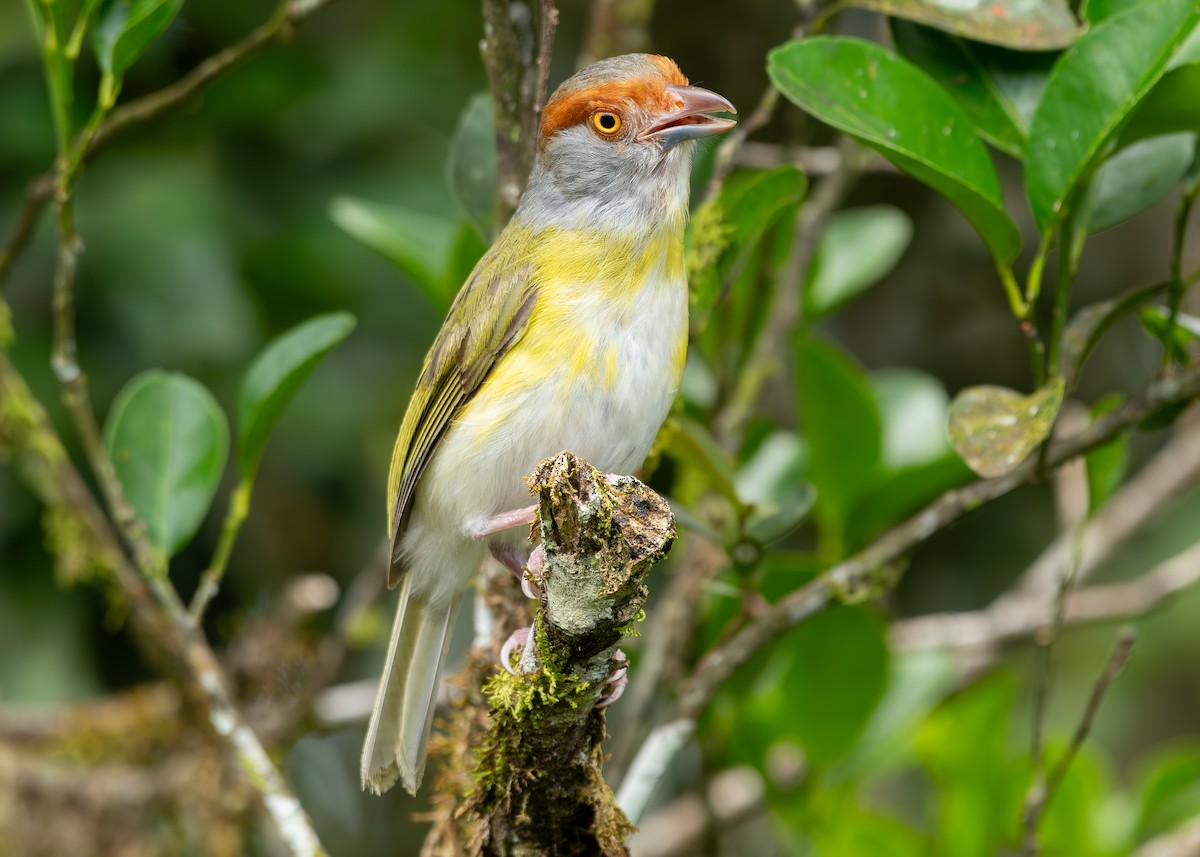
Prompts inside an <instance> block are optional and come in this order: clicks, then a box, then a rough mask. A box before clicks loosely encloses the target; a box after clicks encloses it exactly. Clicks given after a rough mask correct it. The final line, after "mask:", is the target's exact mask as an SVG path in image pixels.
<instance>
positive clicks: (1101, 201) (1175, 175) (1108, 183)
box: [1089, 90, 1200, 232]
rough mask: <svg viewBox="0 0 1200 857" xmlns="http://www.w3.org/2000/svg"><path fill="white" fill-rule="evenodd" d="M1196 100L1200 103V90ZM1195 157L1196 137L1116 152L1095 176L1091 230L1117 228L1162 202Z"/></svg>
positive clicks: (1180, 137)
mask: <svg viewBox="0 0 1200 857" xmlns="http://www.w3.org/2000/svg"><path fill="white" fill-rule="evenodd" d="M1196 97H1197V100H1198V101H1200V90H1198V91H1197V92H1196ZM1195 154H1196V135H1195V134H1171V135H1169V136H1166V137H1151V138H1150V139H1148V140H1141V141H1139V142H1137V143H1134V144H1133V145H1132V146H1130V147H1129V148H1127V149H1122V150H1121V151H1119V152H1117V154H1115V155H1113V156H1112V157H1111V158H1109V159H1108V160H1107V161H1105V162H1104V166H1102V167H1101V168H1100V169H1099V171H1097V173H1096V178H1095V180H1094V181H1095V198H1094V201H1093V202H1092V207H1091V218H1090V221H1089V228H1090V229H1091V231H1093V232H1099V231H1100V230H1102V229H1107V228H1109V227H1110V226H1115V225H1116V224H1118V223H1120V222H1121V221H1123V220H1128V219H1129V218H1130V217H1133V216H1134V215H1135V214H1138V213H1140V212H1142V211H1144V210H1145V209H1147V208H1149V207H1150V206H1152V205H1154V203H1156V202H1158V201H1159V200H1161V199H1162V198H1163V197H1165V196H1166V195H1167V194H1168V193H1170V192H1171V189H1172V188H1174V187H1175V185H1176V184H1178V183H1179V182H1180V181H1181V180H1182V179H1183V177H1184V175H1186V174H1187V171H1188V167H1190V166H1191V165H1192V159H1193V158H1194V157H1195Z"/></svg>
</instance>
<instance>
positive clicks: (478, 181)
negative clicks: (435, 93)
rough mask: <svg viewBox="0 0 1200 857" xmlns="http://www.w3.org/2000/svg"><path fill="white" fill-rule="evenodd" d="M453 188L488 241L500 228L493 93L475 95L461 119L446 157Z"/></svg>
mask: <svg viewBox="0 0 1200 857" xmlns="http://www.w3.org/2000/svg"><path fill="white" fill-rule="evenodd" d="M446 178H447V183H448V184H449V185H450V192H451V193H452V194H454V199H455V200H456V201H457V202H458V204H459V206H460V207H461V208H462V210H463V213H464V214H466V216H467V218H468V219H469V220H470V222H471V223H472V225H474V227H475V229H476V231H477V232H478V233H479V237H480V238H481V239H482V240H483V241H484V243H485V244H487V243H491V240H492V233H493V231H494V230H495V228H496V137H495V128H494V126H493V124H492V96H491V93H488V92H479V93H476V94H475V95H473V96H471V100H470V101H468V102H467V106H466V107H465V108H464V109H463V112H462V115H461V116H459V119H458V127H457V128H456V129H455V131H454V139H453V141H451V143H450V154H449V157H448V159H447V161H446Z"/></svg>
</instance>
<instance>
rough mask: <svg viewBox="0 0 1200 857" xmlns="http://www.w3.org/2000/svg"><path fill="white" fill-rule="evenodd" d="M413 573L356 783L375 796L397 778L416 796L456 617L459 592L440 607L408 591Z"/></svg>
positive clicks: (405, 590) (403, 593) (394, 629)
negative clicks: (439, 680) (359, 783)
mask: <svg viewBox="0 0 1200 857" xmlns="http://www.w3.org/2000/svg"><path fill="white" fill-rule="evenodd" d="M413 577H414V575H413V573H412V572H411V571H410V572H409V573H408V574H407V575H405V577H404V584H403V586H402V587H401V589H400V603H399V605H398V606H397V608H396V621H395V622H394V623H393V624H392V638H391V641H390V642H389V644H388V654H387V662H386V663H385V664H384V667H383V678H381V679H380V681H379V691H378V693H377V694H376V696H375V708H374V710H373V711H372V712H371V725H370V726H369V727H367V740H366V743H365V744H363V754H362V787H363V789H369V790H370V791H372V792H374V793H375V794H382V793H383V792H385V791H387V790H388V789H390V788H391V787H392V786H393V785H394V784H395V782H396V780H397V779H400V780H403V782H404V788H406V789H407V790H408V791H409V792H410V793H412V794H416V792H417V789H418V788H419V787H420V785H421V777H422V775H423V774H424V773H425V756H426V753H427V751H428V747H429V732H430V729H431V728H432V726H433V710H434V707H435V705H436V703H437V691H438V678H439V677H440V676H441V674H442V662H443V661H444V660H445V659H446V649H447V647H448V645H449V642H450V631H451V629H452V628H453V627H454V618H455V616H457V615H458V605H459V602H460V601H461V600H462V595H461V594H459V595H456V596H455V597H454V599H453V600H452V601H451V602H450V603H449V604H445V605H439V604H436V603H430V602H429V601H427V600H426V599H425V598H423V597H422V596H421V595H418V594H413V592H412V586H411V584H412V580H413Z"/></svg>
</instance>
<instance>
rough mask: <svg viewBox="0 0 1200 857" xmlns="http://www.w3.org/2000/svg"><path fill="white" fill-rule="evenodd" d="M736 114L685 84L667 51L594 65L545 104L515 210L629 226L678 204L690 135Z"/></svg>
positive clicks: (541, 217) (682, 200)
mask: <svg viewBox="0 0 1200 857" xmlns="http://www.w3.org/2000/svg"><path fill="white" fill-rule="evenodd" d="M736 112H737V111H736V109H735V108H734V106H733V105H732V104H730V103H729V101H728V100H727V99H725V98H723V97H722V96H720V95H718V94H717V93H715V92H710V91H709V90H707V89H702V88H700V87H698V86H689V85H688V81H687V78H686V77H684V76H683V73H682V72H681V71H680V70H679V67H678V66H677V65H676V64H675V63H674V62H673V61H672V60H670V59H667V58H666V57H661V56H654V55H652V54H628V55H625V56H619V57H613V58H611V59H606V60H601V61H600V62H597V63H593V64H592V65H590V66H588V67H587V68H585V69H583V70H582V71H579V72H577V73H576V74H575V75H573V76H572V77H571V78H569V79H568V80H567V81H566V82H565V83H563V84H562V85H561V86H559V87H558V89H557V90H555V92H554V95H553V96H552V97H551V98H550V101H549V102H548V103H547V104H546V108H545V111H544V112H543V114H542V125H541V129H540V133H539V135H538V145H537V157H536V160H535V162H534V167H533V172H532V173H531V174H530V178H529V184H528V186H527V188H526V191H525V197H524V198H523V199H522V202H521V209H522V211H521V212H520V215H519V216H521V217H522V219H524V220H526V221H528V220H531V219H532V220H536V221H539V222H541V223H543V224H544V223H547V222H548V221H550V222H561V225H570V226H574V225H577V224H576V223H570V222H569V221H576V220H578V221H580V222H584V223H586V222H591V223H596V221H597V219H599V220H602V221H611V222H613V224H614V225H615V224H617V223H621V222H625V223H628V224H629V225H633V223H636V222H637V221H640V220H641V219H642V217H644V216H653V215H654V213H655V211H657V212H658V213H660V214H665V213H667V211H669V210H672V209H676V208H680V207H681V206H682V208H683V210H686V206H687V192H688V181H689V168H690V165H691V156H692V149H693V147H694V143H695V141H697V140H701V139H703V138H706V137H712V136H715V135H717V134H722V133H724V132H725V131H728V130H729V129H730V128H732V127H733V126H734V125H735V124H736V123H735V122H734V121H733V120H732V119H721V118H717V117H714V116H713V115H711V114H714V113H736ZM564 207H565V208H564ZM630 218H633V219H634V221H633V222H630Z"/></svg>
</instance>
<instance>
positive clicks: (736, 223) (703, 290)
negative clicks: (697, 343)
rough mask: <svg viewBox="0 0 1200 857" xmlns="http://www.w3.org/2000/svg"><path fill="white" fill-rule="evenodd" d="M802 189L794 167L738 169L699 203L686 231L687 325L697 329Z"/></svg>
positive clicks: (804, 184)
mask: <svg viewBox="0 0 1200 857" xmlns="http://www.w3.org/2000/svg"><path fill="white" fill-rule="evenodd" d="M807 187H808V180H807V179H806V178H805V176H804V173H803V172H801V171H800V170H798V169H796V168H795V167H779V168H777V169H774V170H769V171H766V172H738V173H734V174H733V175H732V176H730V177H729V178H728V179H727V180H726V182H725V184H724V185H723V186H722V188H721V193H720V194H719V195H718V197H717V198H716V199H711V200H708V201H707V202H705V203H704V205H702V206H701V207H700V209H699V210H698V211H697V212H696V215H695V217H694V218H693V219H692V224H691V226H690V228H689V229H688V242H687V255H686V262H687V271H688V285H689V287H690V291H691V295H690V302H691V315H692V323H693V327H695V328H697V329H702V328H703V326H704V324H705V322H706V320H707V319H708V315H709V313H710V312H711V311H712V308H713V305H714V304H715V303H716V302H717V299H718V298H719V297H720V296H721V293H722V292H723V291H724V290H725V289H727V288H728V287H729V285H730V283H732V281H733V280H734V279H735V278H736V277H737V276H738V274H739V273H740V272H741V270H742V268H743V266H744V265H745V264H746V261H747V260H748V259H749V258H750V256H751V251H753V250H754V248H755V247H756V246H757V245H758V243H759V242H760V241H762V238H763V235H764V234H765V233H766V231H767V229H768V228H769V227H770V226H771V224H772V223H773V222H774V221H775V220H776V219H777V218H778V217H779V216H780V215H781V214H782V213H783V212H785V211H787V210H788V209H794V207H795V206H796V205H797V204H798V203H799V202H800V200H801V199H803V198H804V192H805V190H806V189H807Z"/></svg>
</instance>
